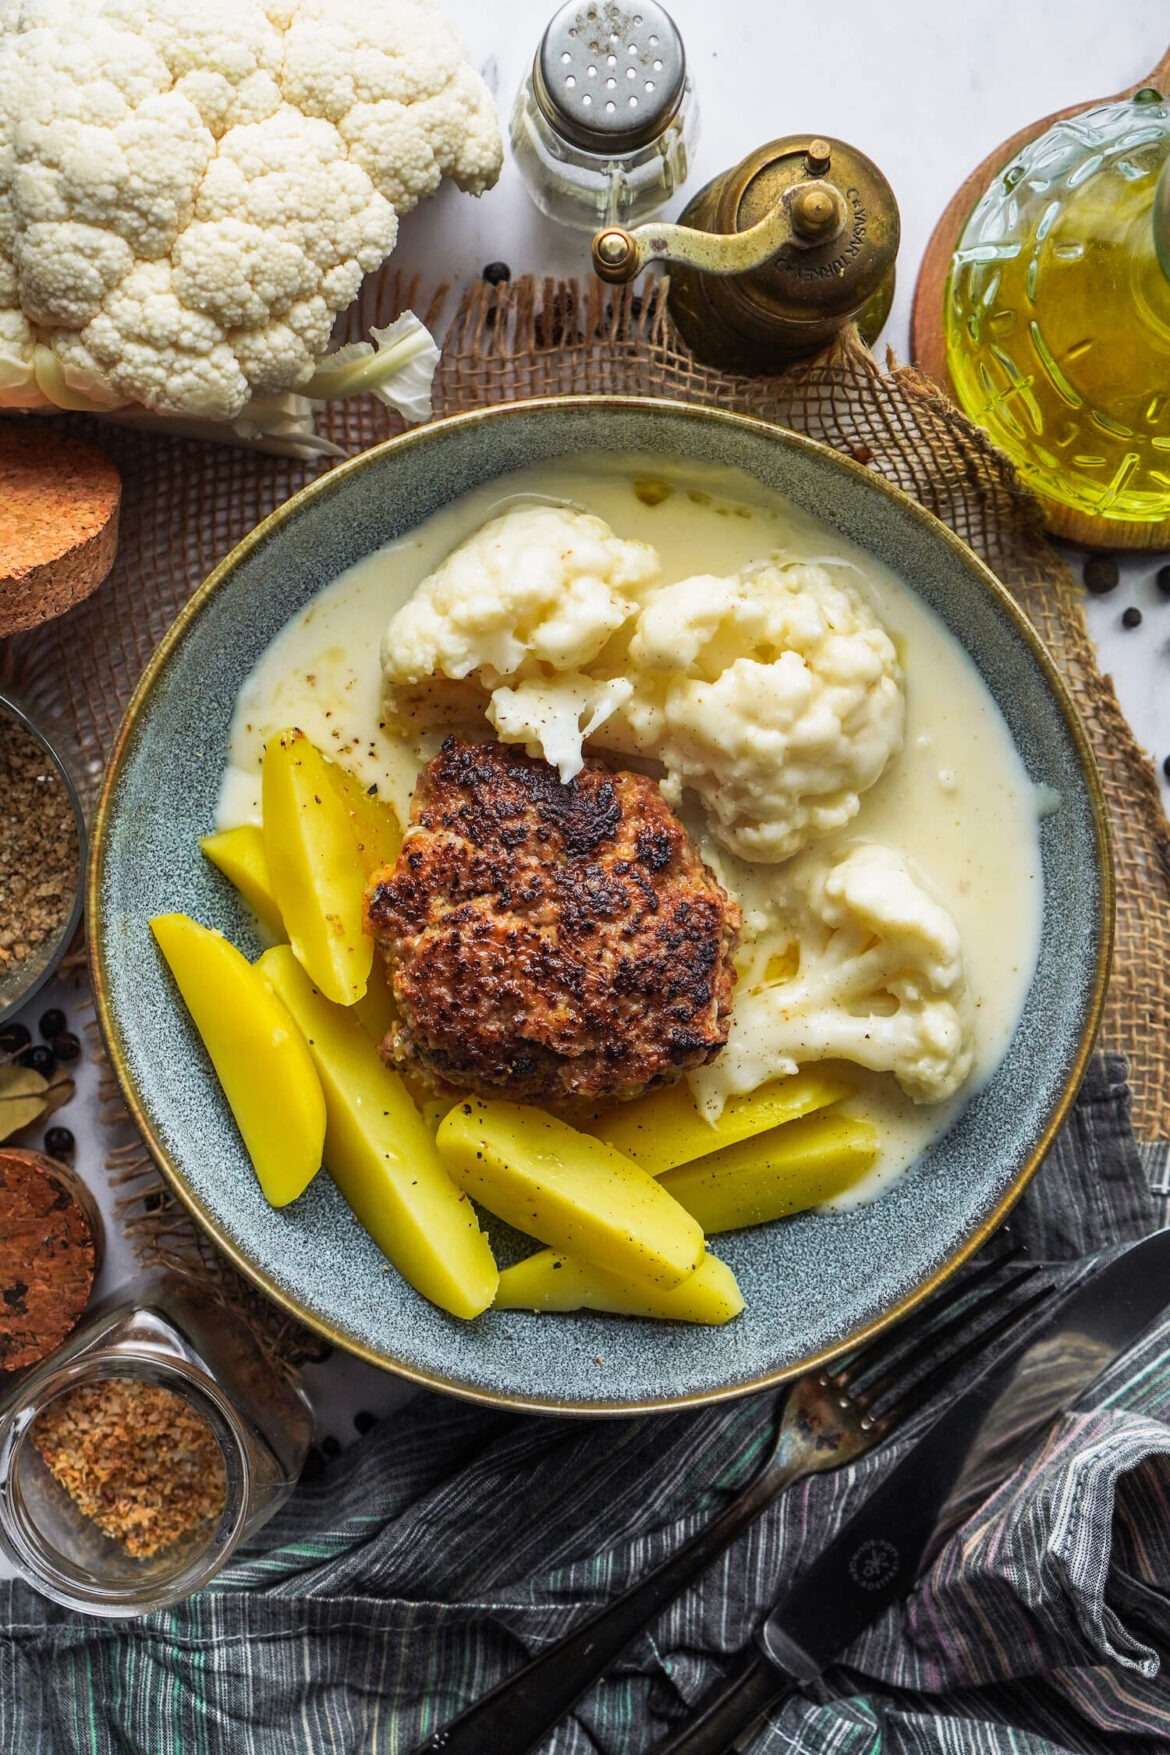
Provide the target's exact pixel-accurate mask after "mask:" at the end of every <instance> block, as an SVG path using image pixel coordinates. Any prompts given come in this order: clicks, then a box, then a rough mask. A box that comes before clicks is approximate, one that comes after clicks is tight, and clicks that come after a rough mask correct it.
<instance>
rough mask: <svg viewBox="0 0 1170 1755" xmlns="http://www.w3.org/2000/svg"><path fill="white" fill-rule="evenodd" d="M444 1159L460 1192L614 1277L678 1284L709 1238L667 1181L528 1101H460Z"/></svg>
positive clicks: (448, 1120) (442, 1145)
mask: <svg viewBox="0 0 1170 1755" xmlns="http://www.w3.org/2000/svg"><path fill="white" fill-rule="evenodd" d="M436 1141H437V1144H438V1148H439V1155H440V1157H441V1158H442V1160H443V1162H444V1164H445V1165H446V1166H447V1169H448V1171H449V1172H450V1174H451V1175H452V1176H453V1177H454V1179H455V1181H456V1182H457V1183H458V1184H459V1186H460V1187H461V1188H463V1189H465V1190H466V1191H467V1193H468V1194H470V1195H472V1196H473V1197H474V1199H476V1200H477V1201H479V1202H480V1204H481V1206H485V1207H486V1208H487V1209H488V1211H489V1213H495V1214H496V1216H497V1217H498V1218H501V1219H506V1220H507V1221H508V1223H509V1224H510V1225H515V1226H516V1228H517V1230H520V1231H526V1232H527V1233H528V1235H529V1236H530V1237H536V1238H539V1240H540V1242H541V1243H548V1244H550V1245H551V1246H552V1247H553V1248H554V1249H557V1250H561V1251H563V1252H564V1254H566V1255H572V1256H574V1257H576V1258H578V1259H579V1260H581V1261H585V1262H591V1263H593V1264H594V1265H595V1266H597V1267H601V1268H604V1269H605V1270H606V1271H607V1272H609V1273H615V1274H620V1275H622V1276H623V1277H629V1278H630V1279H633V1280H636V1281H639V1282H641V1283H642V1284H648V1285H652V1286H677V1285H679V1284H680V1283H681V1282H682V1281H683V1280H685V1279H686V1277H687V1275H688V1274H692V1273H694V1271H695V1269H696V1268H697V1267H698V1265H699V1263H700V1262H701V1261H702V1259H703V1233H702V1231H701V1230H700V1228H699V1226H698V1225H697V1224H696V1223H695V1221H694V1220H693V1219H692V1218H690V1217H688V1215H687V1214H686V1213H685V1212H683V1210H682V1208H681V1207H680V1206H679V1205H678V1203H677V1202H676V1201H674V1200H672V1199H671V1198H670V1196H669V1195H667V1194H665V1193H664V1192H663V1189H662V1186H661V1184H660V1183H658V1182H655V1180H654V1178H653V1177H652V1176H647V1174H646V1172H645V1171H644V1170H639V1168H638V1166H637V1165H636V1164H631V1162H630V1160H629V1159H628V1158H623V1157H622V1155H621V1153H620V1152H615V1151H614V1149H613V1147H612V1146H607V1145H606V1144H605V1143H604V1142H603V1141H602V1140H595V1139H591V1138H590V1136H589V1135H588V1134H584V1133H578V1131H577V1129H576V1128H573V1127H570V1126H569V1125H568V1123H567V1122H564V1121H558V1120H557V1119H556V1118H555V1117H554V1116H551V1115H546V1114H545V1113H544V1111H543V1110H541V1109H531V1108H528V1107H527V1106H525V1105H522V1104H519V1103H503V1102H491V1103H483V1102H480V1101H478V1100H471V1099H469V1100H468V1101H466V1102H462V1103H456V1104H455V1106H454V1108H453V1109H452V1110H451V1112H450V1114H449V1115H447V1116H446V1117H445V1118H444V1119H443V1121H442V1122H441V1124H440V1126H439V1131H438V1134H437V1136H436Z"/></svg>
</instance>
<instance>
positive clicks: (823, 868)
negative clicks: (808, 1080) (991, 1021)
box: [690, 843, 974, 1117]
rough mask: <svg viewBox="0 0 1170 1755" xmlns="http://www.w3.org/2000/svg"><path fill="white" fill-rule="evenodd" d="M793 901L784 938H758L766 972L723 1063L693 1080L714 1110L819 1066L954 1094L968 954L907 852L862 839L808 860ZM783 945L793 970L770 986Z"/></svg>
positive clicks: (741, 992)
mask: <svg viewBox="0 0 1170 1755" xmlns="http://www.w3.org/2000/svg"><path fill="white" fill-rule="evenodd" d="M790 900H791V917H790V920H789V923H788V926H789V942H788V943H787V945H785V944H784V935H783V934H775V935H771V934H770V935H767V936H766V937H765V938H764V939H763V940H762V941H761V944H760V947H759V949H760V950H761V951H762V953H763V954H762V956H760V957H759V958H758V959H757V966H758V967H759V965H760V964H761V963H762V968H759V973H758V976H757V977H756V978H753V977H752V976H751V975H750V974H749V975H748V976H747V977H746V979H744V978H741V981H740V985H739V988H738V990H737V995H736V1005H735V1014H734V1016H733V1018H732V1022H731V1033H730V1036H729V1037H728V1042H727V1047H726V1049H725V1050H724V1053H723V1055H722V1056H721V1058H720V1059H719V1060H718V1061H717V1062H715V1063H714V1064H713V1065H712V1066H710V1067H705V1068H703V1069H701V1070H700V1071H698V1072H696V1073H693V1074H691V1075H690V1078H691V1085H692V1089H693V1090H694V1091H695V1095H696V1098H697V1100H698V1101H699V1102H700V1104H701V1105H702V1106H703V1108H704V1109H705V1110H706V1111H707V1112H708V1114H710V1115H712V1116H713V1117H717V1116H718V1115H719V1113H720V1111H721V1110H722V1108H723V1105H724V1103H725V1102H726V1100H727V1099H728V1098H729V1097H732V1096H736V1095H738V1094H739V1093H741V1092H744V1091H753V1090H755V1089H756V1087H757V1086H758V1085H761V1084H763V1083H764V1082H765V1080H767V1079H771V1078H775V1077H776V1075H777V1073H794V1072H796V1071H797V1069H798V1067H801V1066H807V1065H808V1063H809V1062H810V1061H814V1060H837V1059H841V1060H851V1061H854V1062H856V1064H857V1065H859V1066H866V1067H869V1068H871V1069H872V1070H873V1071H875V1072H892V1073H893V1075H894V1077H895V1078H896V1079H897V1081H898V1083H899V1084H900V1085H901V1087H902V1089H903V1090H904V1091H905V1092H906V1093H907V1095H908V1096H910V1097H912V1098H913V1100H914V1101H915V1102H916V1103H941V1102H943V1101H944V1100H945V1099H946V1098H948V1097H952V1096H954V1094H955V1092H956V1091H957V1090H958V1089H959V1087H960V1085H962V1083H963V1081H964V1080H965V1079H966V1077H967V1075H968V1073H969V1072H970V1070H971V1059H972V1052H973V1034H974V1020H973V1011H972V1006H971V1001H970V996H969V994H968V991H967V980H966V974H965V970H964V966H963V947H962V943H961V940H960V938H959V930H958V928H957V926H956V925H955V923H954V921H953V920H952V919H951V916H950V915H949V914H948V913H947V911H946V909H945V908H944V907H942V905H941V904H940V903H938V902H936V901H935V900H934V899H933V898H932V897H931V896H929V895H928V894H927V892H926V891H925V890H924V889H923V887H922V885H921V884H920V883H919V882H918V880H917V879H916V878H915V877H914V876H913V874H912V873H911V871H910V870H909V868H908V866H907V864H906V862H905V860H904V859H903V857H902V855H901V854H900V853H896V852H894V851H893V849H892V848H889V847H882V846H878V845H876V844H873V843H866V844H863V845H861V846H857V847H853V848H852V849H850V850H849V851H848V852H847V853H845V854H844V856H843V857H841V856H839V857H837V858H836V859H835V860H829V861H821V860H816V861H812V862H810V868H809V869H808V870H807V871H805V872H804V873H803V874H802V878H801V882H800V885H799V889H797V888H796V886H794V894H793V895H792V896H791V898H790ZM780 947H783V949H784V950H785V951H786V952H787V957H788V960H789V962H790V963H791V966H792V972H791V974H790V975H789V976H788V978H787V979H770V978H769V973H770V969H771V968H772V967H773V966H774V965H775V963H776V961H777V960H778V959H777V955H776V952H777V949H778V948H780ZM779 960H780V961H781V962H783V961H784V960H785V959H784V958H783V957H780V958H779Z"/></svg>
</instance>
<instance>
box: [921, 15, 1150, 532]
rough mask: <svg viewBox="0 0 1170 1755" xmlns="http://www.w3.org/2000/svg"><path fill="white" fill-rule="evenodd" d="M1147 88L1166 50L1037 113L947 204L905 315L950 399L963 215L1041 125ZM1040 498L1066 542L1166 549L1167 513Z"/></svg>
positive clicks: (930, 372) (925, 366)
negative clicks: (1103, 89)
mask: <svg viewBox="0 0 1170 1755" xmlns="http://www.w3.org/2000/svg"><path fill="white" fill-rule="evenodd" d="M1147 86H1153V87H1154V88H1155V89H1156V90H1157V91H1160V92H1162V93H1164V94H1165V93H1167V92H1170V49H1168V50H1167V51H1166V53H1165V55H1164V56H1163V57H1162V59H1161V60H1160V61H1159V62H1158V65H1157V66H1156V67H1155V68H1153V69H1152V70H1151V71H1150V72H1149V73H1148V74H1147V75H1146V77H1145V78H1144V79H1139V80H1138V81H1137V83H1136V84H1135V85H1131V86H1129V87H1127V89H1126V90H1125V91H1117V92H1112V93H1111V94H1109V95H1108V96H1106V97H1099V98H1089V99H1088V100H1087V102H1085V103H1081V104H1070V105H1069V106H1068V108H1067V109H1065V110H1054V111H1053V113H1052V115H1050V116H1041V118H1040V120H1039V121H1038V122H1031V123H1029V125H1028V126H1027V127H1026V128H1021V129H1020V130H1019V132H1018V133H1016V134H1013V135H1012V136H1011V137H1010V138H1009V139H1007V140H1005V141H1003V142H1002V143H1001V144H1000V145H999V146H997V147H996V148H995V150H994V152H989V153H988V155H987V157H986V158H985V159H984V160H983V161H982V163H980V164H978V165H976V167H975V169H974V170H973V171H972V172H971V174H970V176H969V177H967V178H965V179H964V181H963V183H962V184H961V185H960V187H959V188H958V189H957V190H956V191H955V193H954V195H953V196H952V197H951V199H950V201H949V202H948V203H947V206H946V208H945V209H944V211H943V214H942V218H941V219H940V220H939V222H938V224H937V225H936V226H935V228H934V231H933V232H932V233H931V237H930V242H929V243H928V244H927V246H926V254H925V255H924V256H923V258H922V267H921V269H920V270H919V274H918V284H917V286H916V287H915V289H914V305H913V308H912V310H911V313H910V356H911V358H912V360H913V361H914V364H915V365H916V366H917V367H918V368H919V370H920V371H922V372H925V374H926V376H927V377H928V378H930V379H932V380H933V381H934V383H936V384H937V385H938V386H939V388H940V390H944V391H945V392H946V394H947V395H948V396H949V397H951V399H952V401H957V400H958V398H957V397H956V396H955V388H954V385H953V384H952V382H951V375H950V372H949V371H948V370H947V348H946V337H945V336H944V334H943V323H942V315H943V296H944V294H945V292H946V284H947V276H948V274H949V273H950V268H951V257H952V256H953V255H954V253H955V245H956V244H957V243H958V241H959V235H960V233H961V232H962V230H963V227H964V225H965V224H966V221H967V215H968V214H969V213H970V211H971V209H972V208H973V207H974V205H975V203H976V202H977V201H978V199H979V197H980V196H981V195H982V194H983V191H984V190H985V189H986V188H987V186H988V184H989V183H990V182H991V179H992V178H993V177H994V176H995V174H996V172H997V171H1000V170H1002V169H1003V168H1004V166H1005V165H1007V164H1009V163H1010V162H1011V160H1012V158H1013V157H1014V156H1015V154H1016V153H1017V152H1018V151H1019V150H1020V148H1021V147H1022V146H1027V144H1028V142H1029V141H1030V140H1035V139H1036V138H1037V136H1038V135H1040V134H1043V133H1044V131H1045V129H1047V128H1051V126H1052V124H1053V123H1054V122H1061V121H1063V120H1064V118H1065V117H1066V116H1077V115H1080V113H1081V111H1082V110H1092V109H1095V108H1096V106H1097V105H1098V104H1109V103H1115V102H1117V101H1118V100H1119V99H1121V98H1127V97H1132V96H1133V94H1134V93H1135V92H1137V91H1144V90H1145V88H1146V87H1147ZM1039 497H1040V500H1041V503H1042V505H1043V507H1044V512H1045V521H1046V523H1047V525H1048V528H1049V530H1050V531H1051V532H1052V534H1053V535H1054V536H1064V537H1067V538H1068V539H1069V541H1071V542H1079V543H1083V544H1084V545H1085V547H1086V548H1112V549H1121V548H1125V549H1164V548H1170V516H1168V517H1166V518H1165V519H1163V520H1162V521H1160V522H1159V523H1157V524H1125V523H1122V522H1121V521H1120V520H1114V519H1109V518H1095V517H1092V516H1091V515H1090V514H1089V513H1087V512H1074V511H1073V510H1072V509H1071V508H1070V507H1068V506H1061V505H1058V504H1057V502H1056V501H1055V500H1049V499H1045V498H1044V496H1043V495H1040V496H1039Z"/></svg>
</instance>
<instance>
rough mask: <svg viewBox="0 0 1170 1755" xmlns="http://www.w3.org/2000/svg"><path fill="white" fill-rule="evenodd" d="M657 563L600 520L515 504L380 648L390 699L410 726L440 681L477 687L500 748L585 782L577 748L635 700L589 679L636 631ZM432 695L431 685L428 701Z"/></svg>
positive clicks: (434, 578)
mask: <svg viewBox="0 0 1170 1755" xmlns="http://www.w3.org/2000/svg"><path fill="white" fill-rule="evenodd" d="M659 576H660V573H659V563H658V556H657V555H656V554H655V552H654V550H653V549H652V548H650V547H648V545H647V544H646V543H643V542H625V541H623V540H622V538H621V537H618V536H615V535H614V533H613V531H612V530H611V529H610V528H609V525H608V524H606V523H605V522H604V520H603V519H601V518H595V517H593V516H592V515H591V514H590V513H587V512H577V511H574V510H573V509H572V508H571V507H568V506H552V505H534V504H520V505H516V506H512V507H510V508H509V509H508V510H507V511H506V512H502V513H500V515H499V517H497V518H493V519H491V520H490V521H489V522H488V523H487V524H485V525H484V526H483V528H482V529H481V530H477V531H476V532H475V534H474V535H473V536H471V537H469V538H468V540H467V541H466V542H464V543H462V544H461V545H460V546H459V547H458V548H457V549H454V550H453V551H452V552H451V554H449V555H448V556H447V558H446V560H445V561H443V562H442V563H441V564H440V565H439V566H438V567H436V569H435V571H434V572H433V573H432V574H431V575H430V576H429V577H428V578H426V579H424V580H423V582H422V584H421V585H420V586H419V587H418V589H417V591H415V593H414V595H413V596H412V597H411V598H410V600H409V602H408V603H406V604H404V606H403V607H402V609H400V610H399V612H398V614H397V615H396V616H395V617H394V619H393V620H392V621H391V623H390V626H389V627H388V628H387V630H386V635H385V638H384V639H383V641H382V668H383V671H384V673H385V677H386V681H387V684H388V685H389V690H390V697H391V701H392V702H393V703H396V704H397V706H398V708H399V711H400V712H402V713H403V716H404V717H405V716H407V715H408V714H411V715H417V714H418V711H419V708H420V706H422V707H425V705H426V703H427V699H428V694H430V695H431V696H432V698H433V702H434V704H435V705H436V707H437V708H439V709H442V708H443V707H444V706H445V705H446V703H447V702H448V701H449V700H450V699H451V693H450V690H449V689H445V688H444V686H443V683H444V681H446V682H447V683H448V684H449V683H451V682H456V683H462V682H465V681H467V680H469V679H471V680H473V681H474V683H475V684H477V685H478V688H479V690H480V691H482V692H483V696H484V697H486V695H490V696H491V700H490V704H489V703H487V701H486V699H485V698H481V697H477V698H476V699H475V704H476V705H477V706H480V707H482V706H484V705H487V710H488V716H489V718H490V719H491V720H492V723H493V724H494V725H495V726H496V728H497V730H498V731H499V733H500V736H501V738H502V739H503V740H504V741H505V742H507V743H523V744H525V745H526V746H527V748H528V749H529V751H530V753H531V754H532V755H543V756H544V758H545V760H546V761H549V762H553V763H554V764H555V765H556V766H557V767H559V769H560V772H561V779H562V780H563V781H564V782H565V783H566V784H567V783H568V781H569V780H571V779H572V778H573V776H574V775H575V774H577V773H579V772H580V769H581V765H582V760H583V757H582V754H581V743H582V740H583V738H584V737H586V736H588V735H591V734H592V733H593V732H595V731H596V730H597V729H598V727H599V726H600V725H601V723H602V721H603V720H604V719H605V718H606V717H607V716H608V714H610V713H612V712H613V710H614V708H615V707H616V706H618V705H619V704H620V702H621V701H622V700H623V699H624V698H625V697H627V696H628V695H629V694H630V692H631V691H630V689H629V687H628V686H627V685H626V684H625V682H624V681H623V680H622V679H621V678H606V677H593V676H590V675H588V674H587V671H588V667H589V665H590V664H591V663H592V661H593V660H595V659H596V658H597V657H598V655H599V654H600V653H601V651H602V649H603V648H604V647H605V646H606V644H607V643H608V642H609V640H610V639H611V638H612V636H613V635H614V634H616V633H617V631H618V630H619V629H620V628H623V627H625V626H627V625H630V624H632V619H633V617H634V615H635V614H636V613H637V608H638V604H639V602H640V600H641V598H642V596H643V595H644V593H645V592H647V591H648V590H650V589H651V588H652V587H653V586H654V585H655V584H657V582H658V579H659ZM431 684H437V686H436V687H434V689H433V690H432V689H431V688H430V685H431Z"/></svg>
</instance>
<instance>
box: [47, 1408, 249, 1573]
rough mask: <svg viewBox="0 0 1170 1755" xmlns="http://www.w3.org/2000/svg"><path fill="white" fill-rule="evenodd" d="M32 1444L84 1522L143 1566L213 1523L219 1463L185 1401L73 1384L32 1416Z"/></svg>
mask: <svg viewBox="0 0 1170 1755" xmlns="http://www.w3.org/2000/svg"><path fill="white" fill-rule="evenodd" d="M32 1440H33V1443H34V1444H35V1445H36V1447H37V1449H38V1450H39V1451H40V1453H41V1456H42V1457H43V1458H44V1460H45V1462H46V1464H47V1465H48V1467H49V1469H50V1470H51V1471H52V1473H53V1474H54V1475H55V1476H56V1478H57V1480H58V1481H59V1482H60V1483H61V1485H62V1486H63V1487H64V1489H65V1491H66V1492H67V1493H68V1494H69V1496H70V1498H71V1499H72V1500H73V1501H74V1503H75V1504H76V1505H77V1508H78V1510H79V1511H81V1512H82V1513H83V1514H84V1515H85V1516H86V1517H88V1518H90V1519H92V1521H93V1522H94V1523H96V1524H97V1526H98V1528H99V1529H101V1530H103V1531H104V1532H105V1534H106V1535H107V1536H111V1537H112V1538H113V1539H114V1541H116V1542H118V1543H119V1544H120V1545H121V1546H122V1547H123V1548H124V1549H125V1550H126V1552H127V1554H129V1555H131V1556H132V1557H133V1558H135V1559H142V1560H145V1559H150V1558H151V1557H152V1556H154V1555H156V1554H159V1553H161V1552H162V1551H163V1550H164V1549H167V1548H170V1547H173V1546H174V1544H175V1543H176V1542H178V1541H181V1540H182V1538H183V1537H184V1536H187V1535H190V1534H191V1533H192V1531H194V1530H196V1529H198V1528H199V1526H200V1525H201V1524H206V1523H207V1522H208V1521H209V1520H210V1519H212V1518H216V1517H218V1516H219V1514H220V1512H221V1511H222V1510H223V1507H224V1503H225V1500H226V1497H227V1480H226V1473H225V1470H224V1463H223V1456H222V1454H221V1452H220V1448H219V1445H218V1444H217V1443H216V1441H215V1438H214V1436H213V1434H212V1431H211V1428H210V1427H209V1426H208V1424H207V1421H206V1420H204V1419H203V1417H202V1416H201V1415H200V1414H198V1413H196V1412H195V1410H194V1409H193V1408H191V1407H189V1406H188V1404H187V1403H186V1402H185V1401H184V1399H183V1397H182V1396H180V1395H178V1394H176V1392H175V1391H174V1390H171V1389H166V1388H164V1387H163V1385H161V1384H157V1383H148V1382H146V1381H145V1380H144V1379H143V1378H139V1377H105V1378H102V1379H101V1380H100V1381H99V1382H96V1383H83V1384H78V1385H77V1386H76V1387H74V1388H73V1389H67V1390H65V1391H64V1392H63V1393H62V1394H61V1395H59V1396H57V1397H55V1398H54V1400H53V1401H51V1402H50V1403H49V1405H48V1406H47V1407H46V1408H44V1409H43V1410H42V1412H41V1413H39V1414H38V1415H37V1418H36V1420H35V1421H34V1423H33V1426H32Z"/></svg>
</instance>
